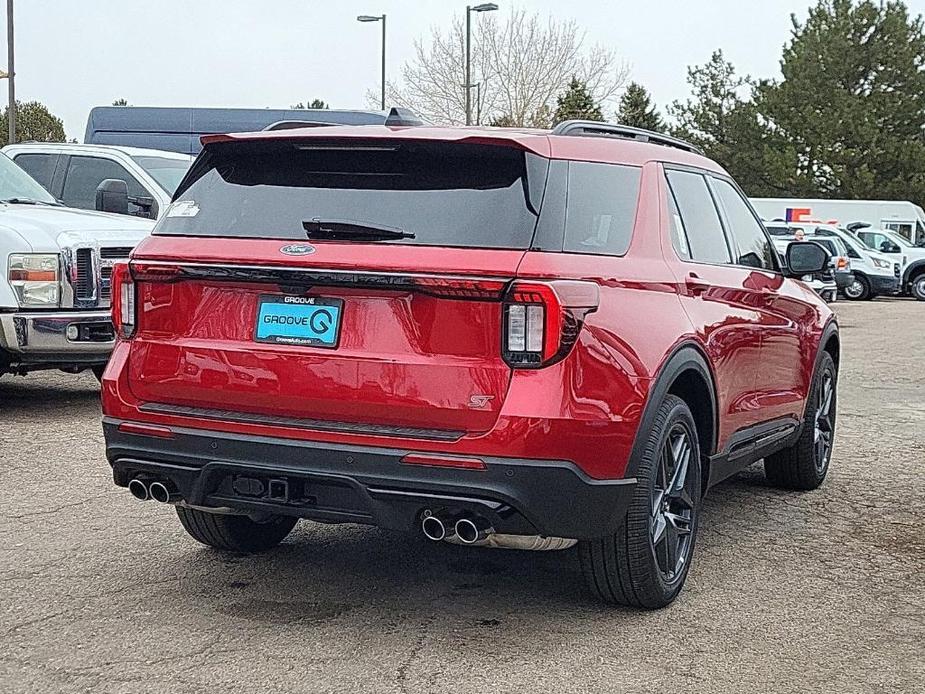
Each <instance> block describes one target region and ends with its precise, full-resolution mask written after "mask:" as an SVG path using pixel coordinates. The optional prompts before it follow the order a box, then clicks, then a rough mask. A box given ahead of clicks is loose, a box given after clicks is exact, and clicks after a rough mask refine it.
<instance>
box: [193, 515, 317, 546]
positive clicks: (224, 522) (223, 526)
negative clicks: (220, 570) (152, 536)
mask: <svg viewBox="0 0 925 694" xmlns="http://www.w3.org/2000/svg"><path fill="white" fill-rule="evenodd" d="M176 509H177V516H179V517H180V523H181V524H182V525H183V529H184V530H186V532H187V533H189V535H190V537H192V538H193V539H194V540H197V541H199V542H201V543H202V544H204V545H208V546H209V547H214V548H215V549H224V550H229V551H232V552H263V551H265V550H268V549H270V548H272V547H276V545H278V544H279V543H280V542H282V541H283V540H284V539H285V537H286V536H287V535H288V534H289V532H290V531H291V530H292V529H293V527H295V524H296V523H297V522H298V520H299V519H298V518H296V517H294V516H271V517H270V518H269V520H267V521H266V522H263V523H258V522H256V521H253V520H251V519H250V518H248V517H247V516H233V515H228V514H220V513H209V512H207V511H200V510H198V509H194V508H186V507H184V506H177V507H176Z"/></svg>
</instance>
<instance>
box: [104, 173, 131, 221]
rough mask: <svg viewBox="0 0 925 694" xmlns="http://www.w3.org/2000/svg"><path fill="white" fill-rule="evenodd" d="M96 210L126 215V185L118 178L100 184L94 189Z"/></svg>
mask: <svg viewBox="0 0 925 694" xmlns="http://www.w3.org/2000/svg"><path fill="white" fill-rule="evenodd" d="M96 209H97V210H99V211H100V212H114V213H116V214H128V184H127V183H126V182H125V181H123V180H121V179H119V178H107V179H106V180H105V181H103V182H101V183H100V184H99V185H98V186H97V187H96Z"/></svg>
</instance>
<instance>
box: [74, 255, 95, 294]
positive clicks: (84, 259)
mask: <svg viewBox="0 0 925 694" xmlns="http://www.w3.org/2000/svg"><path fill="white" fill-rule="evenodd" d="M74 265H75V267H76V268H77V277H76V279H75V281H74V297H75V298H77V299H92V298H93V295H94V294H95V289H96V287H95V286H94V285H95V281H94V278H93V250H92V249H90V248H79V249H77V253H75V256H74Z"/></svg>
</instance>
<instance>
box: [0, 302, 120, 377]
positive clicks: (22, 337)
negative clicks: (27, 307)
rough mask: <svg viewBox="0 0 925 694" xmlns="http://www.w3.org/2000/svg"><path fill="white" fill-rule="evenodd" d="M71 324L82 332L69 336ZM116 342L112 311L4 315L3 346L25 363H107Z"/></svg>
mask: <svg viewBox="0 0 925 694" xmlns="http://www.w3.org/2000/svg"><path fill="white" fill-rule="evenodd" d="M69 326H75V327H76V328H77V331H78V337H77V339H76V340H71V339H69V338H68V336H67V329H68V327H69ZM114 344H115V340H114V335H113V330H112V320H111V319H110V315H109V311H59V312H54V313H42V312H31V313H27V312H19V313H2V314H0V348H2V349H4V350H6V351H7V352H8V353H10V354H12V355H14V356H15V357H16V359H17V360H18V361H20V362H23V363H42V362H55V363H61V362H70V363H87V364H101V363H105V362H106V360H107V359H108V357H109V353H110V352H111V351H112V348H113V345H114Z"/></svg>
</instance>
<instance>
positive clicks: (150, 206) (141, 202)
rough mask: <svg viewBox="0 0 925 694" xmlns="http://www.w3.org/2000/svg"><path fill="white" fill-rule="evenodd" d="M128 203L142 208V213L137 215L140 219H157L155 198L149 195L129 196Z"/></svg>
mask: <svg viewBox="0 0 925 694" xmlns="http://www.w3.org/2000/svg"><path fill="white" fill-rule="evenodd" d="M128 201H129V202H130V203H132V204H133V205H135V206H137V207H140V208H141V210H140V212H138V213H137V214H138V216H139V217H147V218H148V219H157V202H156V201H155V200H154V198H152V197H150V196H148V195H132V196H129V199H128Z"/></svg>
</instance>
